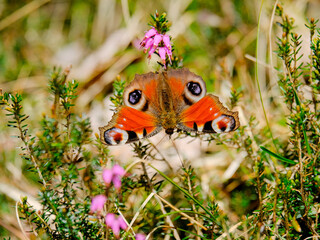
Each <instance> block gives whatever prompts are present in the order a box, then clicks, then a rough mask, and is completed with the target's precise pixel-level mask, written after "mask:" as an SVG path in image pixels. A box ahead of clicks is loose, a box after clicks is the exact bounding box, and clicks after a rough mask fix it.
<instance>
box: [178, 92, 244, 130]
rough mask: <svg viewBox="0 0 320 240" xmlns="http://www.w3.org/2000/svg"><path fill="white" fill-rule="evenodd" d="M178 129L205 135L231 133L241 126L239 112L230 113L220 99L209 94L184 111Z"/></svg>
mask: <svg viewBox="0 0 320 240" xmlns="http://www.w3.org/2000/svg"><path fill="white" fill-rule="evenodd" d="M180 118H181V122H180V123H179V124H178V126H177V127H178V128H180V129H182V130H185V131H198V132H204V133H221V132H231V131H234V130H236V129H237V128H238V127H239V126H240V122H239V117H238V112H232V111H229V110H228V109H227V108H225V107H224V106H223V105H222V103H221V102H220V101H219V98H218V97H216V96H214V95H211V94H208V95H206V96H205V97H203V98H202V99H200V100H199V101H198V102H196V103H194V104H192V105H191V106H190V107H188V108H186V109H185V110H183V111H182V113H181V115H180Z"/></svg>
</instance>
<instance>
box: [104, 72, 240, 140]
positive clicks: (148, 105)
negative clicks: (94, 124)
mask: <svg viewBox="0 0 320 240" xmlns="http://www.w3.org/2000/svg"><path fill="white" fill-rule="evenodd" d="M123 100H124V105H123V106H121V107H119V108H118V109H117V111H116V113H115V114H114V115H113V117H112V119H111V121H110V122H109V123H108V125H106V126H104V127H100V128H99V130H100V138H101V141H102V143H104V144H107V145H120V144H125V143H131V142H133V141H137V140H139V139H141V138H147V137H151V136H153V135H155V134H157V133H158V132H159V131H161V130H162V129H164V130H165V132H166V133H167V134H169V135H171V134H172V133H173V131H174V129H175V128H177V129H180V130H183V131H196V132H198V133H226V132H231V131H234V130H236V129H237V128H238V127H239V126H240V122H239V117H238V112H232V111H230V110H228V109H227V108H225V107H224V106H223V105H222V103H221V102H220V101H219V98H218V97H216V96H214V95H211V94H208V95H206V85H205V82H204V81H203V80H202V78H201V77H200V76H198V75H196V74H194V73H192V72H190V71H189V70H188V69H186V68H184V69H170V70H168V71H164V72H160V73H153V72H150V73H147V74H142V75H138V74H137V75H136V76H135V78H134V80H133V81H132V82H131V83H130V84H129V85H128V86H127V87H126V88H125V90H124V93H123Z"/></svg>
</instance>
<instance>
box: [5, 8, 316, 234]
mask: <svg viewBox="0 0 320 240" xmlns="http://www.w3.org/2000/svg"><path fill="white" fill-rule="evenodd" d="M275 17H276V18H275V20H276V22H277V25H278V26H277V27H278V29H279V30H280V31H281V33H280V34H278V36H277V40H276V49H274V50H275V52H274V53H275V54H276V55H277V56H278V59H279V62H278V64H277V67H275V69H276V71H277V78H276V79H277V84H278V86H277V88H278V89H280V91H281V98H280V97H279V99H276V100H275V99H273V97H274V96H271V97H269V98H268V101H270V104H271V105H272V104H273V105H276V106H277V105H281V106H284V108H285V110H284V112H281V116H275V117H270V116H272V114H271V113H268V112H267V111H268V109H267V108H265V105H266V99H264V97H263V96H262V94H261V91H260V85H259V84H260V83H259V77H258V74H256V76H257V78H256V81H257V87H258V86H259V92H260V97H261V98H260V103H261V106H262V107H260V110H259V111H260V112H264V114H263V115H264V117H265V119H261V118H258V117H257V115H258V111H257V112H255V113H251V114H249V115H246V116H244V117H242V118H241V126H240V127H239V129H238V130H237V131H235V132H233V133H229V134H205V135H199V134H194V133H188V132H178V133H175V134H174V135H173V136H172V137H171V139H168V138H166V139H164V140H161V141H167V142H168V143H169V144H171V145H172V146H173V149H174V155H177V156H178V159H179V165H178V166H171V162H170V161H169V160H168V155H167V154H165V153H164V152H162V151H163V149H160V148H159V145H157V144H154V143H153V142H152V141H150V140H149V139H146V140H143V141H139V142H136V143H133V144H131V145H130V147H131V148H130V149H131V151H132V152H133V153H134V161H131V159H127V161H126V162H125V163H123V162H120V161H119V159H117V157H116V156H113V155H112V154H111V153H110V152H111V147H106V146H105V145H103V144H102V142H101V141H100V138H99V136H98V135H97V134H94V133H95V132H97V129H93V128H92V127H91V123H90V119H89V117H87V116H86V115H85V114H79V113H78V111H77V98H80V97H81V96H82V94H83V93H82V92H81V91H78V89H79V83H78V82H77V81H76V80H73V79H70V77H69V75H70V71H72V69H69V68H67V69H60V68H53V70H52V71H51V73H50V76H49V77H48V79H49V81H48V95H49V98H48V100H47V103H46V105H47V106H48V107H47V109H46V111H45V113H43V114H42V116H41V119H40V121H38V122H37V124H36V126H34V125H32V124H30V122H29V120H30V118H29V116H28V115H27V112H26V111H25V109H24V104H23V103H24V95H23V94H22V93H19V92H11V93H9V92H4V93H1V95H0V103H1V106H2V110H3V113H5V114H4V115H5V120H6V122H7V126H8V127H10V128H12V129H14V133H15V137H16V138H17V139H18V140H19V142H20V143H19V146H20V155H21V156H20V157H21V158H22V160H23V163H24V166H23V167H24V169H25V170H24V171H25V173H26V174H27V175H28V176H29V178H30V179H32V181H33V184H34V185H35V186H36V188H37V202H36V203H38V204H34V201H33V199H32V198H30V197H27V196H24V197H21V199H20V201H18V202H17V203H16V206H15V211H16V215H17V216H16V217H17V221H18V222H19V227H20V231H21V232H22V234H23V236H24V238H25V239H32V238H36V239H136V240H142V239H169V238H173V239H220V240H221V239H317V238H319V234H320V231H319V222H318V221H319V220H318V215H319V194H320V193H319V184H320V177H319V174H320V166H319V163H318V162H319V160H320V159H319V153H320V143H319V139H320V138H319V137H320V125H319V120H320V116H319V91H320V83H319V81H320V73H319V72H320V60H319V58H320V30H319V29H318V28H317V23H318V20H315V19H313V18H310V20H308V21H307V23H306V26H305V27H306V28H307V29H308V30H309V33H308V34H309V40H310V45H309V50H310V53H309V56H308V58H304V57H303V54H302V50H301V47H302V39H303V38H302V37H303V36H302V35H299V33H296V32H295V25H294V19H293V18H292V16H289V15H287V14H286V11H285V8H283V7H282V5H280V4H277V5H276V6H275ZM169 20H170V19H168V18H167V15H166V14H165V13H158V12H156V13H155V14H154V15H151V22H150V24H149V28H148V29H145V30H146V31H145V35H144V38H143V39H142V40H141V42H140V50H143V51H144V52H145V53H146V54H147V59H148V60H147V61H150V58H155V59H156V61H157V65H156V69H155V70H160V69H161V70H164V69H165V70H167V69H169V68H179V67H182V66H183V57H182V56H180V55H179V54H178V53H177V49H178V46H177V45H178V44H179V43H175V41H174V39H172V37H171V36H170V31H169V30H170V26H171V25H170V24H171V23H170V21H169ZM259 27H260V26H259ZM173 43H175V44H176V45H173ZM257 55H258V54H257ZM270 57H271V56H270ZM258 64H259V62H258V60H256V65H258ZM185 67H187V66H185ZM221 67H222V69H224V68H223V67H224V66H223V64H221ZM269 67H270V68H273V67H274V66H269ZM257 69H258V68H256V71H257ZM224 74H226V75H227V74H228V73H227V71H225V73H224ZM116 78H117V80H116V81H115V82H114V83H113V88H114V94H113V96H112V97H111V98H110V99H111V103H112V108H114V107H118V106H120V105H122V104H123V100H122V94H123V90H124V87H125V84H126V82H125V81H124V80H122V79H121V78H120V77H116ZM246 94H247V90H246V86H234V87H233V88H231V91H230V98H229V100H228V102H227V104H228V105H229V107H230V108H235V109H239V111H240V113H243V111H242V110H240V109H241V108H242V107H243V105H242V103H241V102H242V101H245V98H246ZM277 108H280V106H277ZM263 121H264V122H265V123H263ZM277 121H278V122H281V124H279V125H281V126H282V128H285V129H286V132H287V133H286V134H284V135H285V136H279V135H278V134H275V132H276V131H277V129H279V128H277V125H276V122H277ZM275 126H276V127H275ZM185 138H186V139H190V142H189V143H190V144H191V142H192V141H196V140H198V139H199V138H200V140H201V142H202V143H204V144H208V145H209V146H212V145H213V144H216V145H219V146H221V148H220V149H222V151H226V152H227V153H228V154H229V155H231V156H234V157H233V161H232V163H231V164H230V167H229V168H228V169H227V170H226V171H225V173H224V175H223V176H225V175H227V174H229V177H228V178H226V179H227V180H226V181H225V182H222V181H221V182H222V184H221V185H212V184H210V182H209V183H208V181H211V179H212V178H211V176H210V177H207V178H206V177H205V176H204V175H205V174H204V173H202V172H201V171H200V170H199V169H198V168H197V167H195V165H194V163H193V162H189V161H188V159H187V158H186V157H185V156H184V155H183V153H182V152H180V151H179V149H178V147H177V146H176V141H179V140H181V139H185ZM208 149H209V150H208V153H207V154H208V155H209V154H211V153H210V151H211V150H210V148H208ZM215 156H216V155H215ZM205 157H206V156H205V155H203V157H202V158H203V161H204V159H205ZM225 158H226V157H225ZM158 162H161V163H163V165H164V166H165V167H163V168H160V167H158V166H159V165H158V164H157V163H158ZM209 174H210V173H209ZM221 177H222V176H221ZM208 179H209V180H208ZM0 200H1V199H0ZM227 200H228V201H227ZM0 202H1V201H0ZM226 205H227V206H226ZM0 223H1V221H0ZM9 239H10V238H9Z"/></svg>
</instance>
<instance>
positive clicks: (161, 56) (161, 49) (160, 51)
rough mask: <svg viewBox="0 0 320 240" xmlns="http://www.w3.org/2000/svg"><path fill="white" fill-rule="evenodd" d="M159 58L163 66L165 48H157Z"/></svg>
mask: <svg viewBox="0 0 320 240" xmlns="http://www.w3.org/2000/svg"><path fill="white" fill-rule="evenodd" d="M159 56H160V58H161V60H162V62H163V64H165V63H166V48H165V47H159Z"/></svg>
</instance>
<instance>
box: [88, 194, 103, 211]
mask: <svg viewBox="0 0 320 240" xmlns="http://www.w3.org/2000/svg"><path fill="white" fill-rule="evenodd" d="M106 201H107V197H106V196H105V195H102V194H101V195H97V196H95V197H94V198H92V200H91V206H90V211H91V212H97V211H98V212H100V211H102V210H103V207H104V204H105V203H106Z"/></svg>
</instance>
